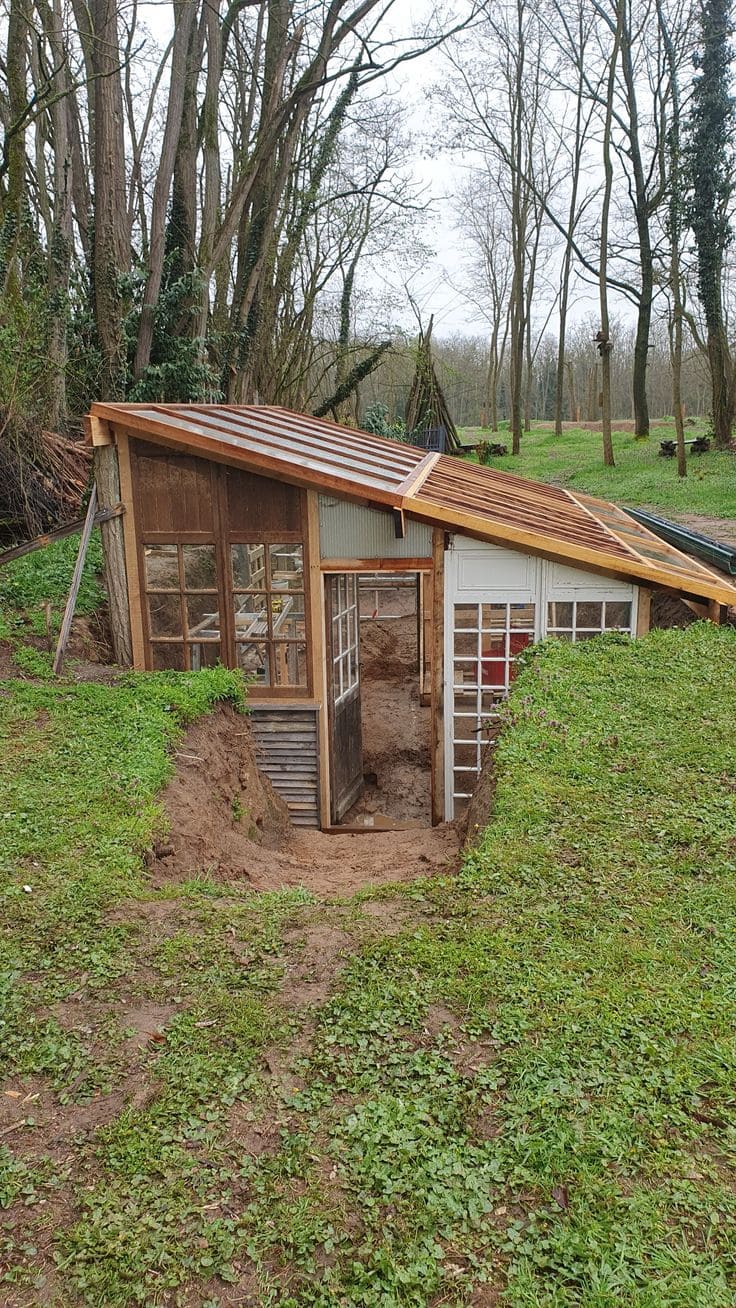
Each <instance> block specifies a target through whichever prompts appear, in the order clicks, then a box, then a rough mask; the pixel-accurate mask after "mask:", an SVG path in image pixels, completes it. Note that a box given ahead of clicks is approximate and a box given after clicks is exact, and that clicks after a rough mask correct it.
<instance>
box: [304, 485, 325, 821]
mask: <svg viewBox="0 0 736 1308" xmlns="http://www.w3.org/2000/svg"><path fill="white" fill-rule="evenodd" d="M306 515H307V540H306V545H307V568H306V571H307V572H308V573H309V632H310V640H309V656H310V658H311V681H312V685H313V687H314V692H313V693H314V698H315V699H317V700H318V701H319V718H318V722H317V732H318V741H319V821H320V827H322V828H323V829H324V828H325V827H327V826H329V824H330V767H329V758H330V735H329V722H328V716H327V652H326V648H325V600H324V582H323V579H322V573H321V571H320V557H319V496H318V494H317V492H316V491H307V505H306Z"/></svg>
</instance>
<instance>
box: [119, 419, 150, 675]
mask: <svg viewBox="0 0 736 1308" xmlns="http://www.w3.org/2000/svg"><path fill="white" fill-rule="evenodd" d="M115 436H116V448H117V452H118V476H119V478H120V499H121V502H122V504H123V507H124V509H125V513H124V516H123V524H122V531H123V551H124V555H125V574H126V580H127V612H128V620H129V623H130V646H131V656H132V664H133V667H134V668H138V669H140V670H143V669H144V668H145V666H146V642H145V638H144V634H143V612H142V606H143V604H144V602H145V601H144V597H143V595H142V594H141V578H140V571H139V566H138V539H137V534H138V524H137V522H136V516H135V509H134V505H133V473H132V468H131V462H130V441H129V440H128V437H127V435H126V433H125V432H121V431H116V433H115ZM118 662H120V660H118Z"/></svg>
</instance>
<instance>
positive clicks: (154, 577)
mask: <svg viewBox="0 0 736 1308" xmlns="http://www.w3.org/2000/svg"><path fill="white" fill-rule="evenodd" d="M143 555H144V558H145V561H146V588H147V590H178V589H179V551H178V548H177V546H176V545H145V546H144V547H143Z"/></svg>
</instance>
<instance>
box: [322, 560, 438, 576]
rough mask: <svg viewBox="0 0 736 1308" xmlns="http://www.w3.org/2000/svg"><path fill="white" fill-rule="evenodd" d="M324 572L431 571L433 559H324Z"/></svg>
mask: <svg viewBox="0 0 736 1308" xmlns="http://www.w3.org/2000/svg"><path fill="white" fill-rule="evenodd" d="M320 568H321V570H322V572H388V573H391V572H431V571H432V560H431V559H427V558H421V559H399V558H390V559H322V560H321V562H320Z"/></svg>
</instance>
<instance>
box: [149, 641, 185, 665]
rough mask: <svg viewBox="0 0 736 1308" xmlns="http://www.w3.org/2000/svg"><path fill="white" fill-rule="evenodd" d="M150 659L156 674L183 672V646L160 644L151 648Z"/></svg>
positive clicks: (167, 643)
mask: <svg viewBox="0 0 736 1308" xmlns="http://www.w3.org/2000/svg"><path fill="white" fill-rule="evenodd" d="M151 658H152V662H153V667H154V671H156V672H183V671H184V646H183V645H175V644H173V643H171V644H170V643H169V642H166V643H165V644H164V643H163V642H162V643H161V644H159V645H152V646H151Z"/></svg>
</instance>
